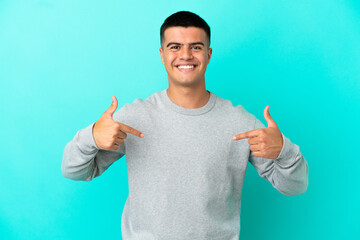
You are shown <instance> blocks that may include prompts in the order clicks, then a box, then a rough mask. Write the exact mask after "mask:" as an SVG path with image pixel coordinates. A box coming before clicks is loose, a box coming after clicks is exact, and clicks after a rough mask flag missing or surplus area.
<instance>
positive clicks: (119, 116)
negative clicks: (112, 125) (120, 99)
mask: <svg viewBox="0 0 360 240" xmlns="http://www.w3.org/2000/svg"><path fill="white" fill-rule="evenodd" d="M160 93H161V92H155V93H153V94H152V95H150V96H149V97H146V98H135V99H134V100H133V102H130V103H125V104H124V105H123V106H122V107H121V108H120V109H119V110H118V111H116V112H115V113H114V116H113V118H114V120H116V121H118V122H121V121H123V120H124V118H125V117H126V118H129V117H131V116H139V115H142V113H143V112H148V111H151V109H153V108H154V107H155V106H156V104H157V103H158V102H159V100H160Z"/></svg>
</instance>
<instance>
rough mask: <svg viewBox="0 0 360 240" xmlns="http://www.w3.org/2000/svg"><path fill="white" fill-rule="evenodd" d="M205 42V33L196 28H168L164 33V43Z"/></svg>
mask: <svg viewBox="0 0 360 240" xmlns="http://www.w3.org/2000/svg"><path fill="white" fill-rule="evenodd" d="M173 41H176V42H194V41H201V42H205V41H206V32H205V31H204V29H202V28H198V27H169V28H167V29H166V30H165V32H164V42H165V43H166V42H173Z"/></svg>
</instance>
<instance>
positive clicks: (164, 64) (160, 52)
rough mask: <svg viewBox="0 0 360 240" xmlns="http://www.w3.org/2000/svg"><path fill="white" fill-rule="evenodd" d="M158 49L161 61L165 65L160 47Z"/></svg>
mask: <svg viewBox="0 0 360 240" xmlns="http://www.w3.org/2000/svg"><path fill="white" fill-rule="evenodd" d="M159 51H160V58H161V62H162V64H163V65H165V63H164V56H163V54H164V53H163V50H162V48H160V49H159Z"/></svg>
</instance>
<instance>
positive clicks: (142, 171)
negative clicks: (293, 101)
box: [61, 89, 308, 240]
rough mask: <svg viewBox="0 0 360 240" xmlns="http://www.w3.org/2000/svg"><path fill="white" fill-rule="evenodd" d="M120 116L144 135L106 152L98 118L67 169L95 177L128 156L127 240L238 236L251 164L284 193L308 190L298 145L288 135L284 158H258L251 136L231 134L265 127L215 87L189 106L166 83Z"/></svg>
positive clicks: (68, 150) (68, 173)
mask: <svg viewBox="0 0 360 240" xmlns="http://www.w3.org/2000/svg"><path fill="white" fill-rule="evenodd" d="M113 119H114V120H115V121H118V122H121V123H124V124H127V125H129V126H131V127H133V128H135V129H138V130H139V131H141V132H142V133H144V138H139V137H137V136H134V135H132V134H128V135H127V138H126V139H125V143H124V145H121V146H120V148H119V149H118V150H116V151H105V150H99V148H98V147H97V146H96V144H95V141H94V138H93V135H92V127H93V124H91V125H89V126H88V127H86V128H84V129H81V130H79V131H78V132H77V133H76V135H75V137H74V138H73V140H71V141H70V142H69V143H67V145H66V146H65V149H64V156H63V161H62V166H61V169H62V172H63V175H64V176H65V177H67V178H71V179H73V180H85V181H89V180H91V179H93V178H94V177H97V176H100V175H101V174H102V173H103V172H104V171H105V170H106V169H107V168H108V167H109V166H110V165H111V164H112V163H114V162H115V161H116V160H118V159H119V158H121V157H123V156H124V155H125V154H126V164H127V173H128V183H129V196H128V198H127V200H126V203H125V206H124V210H123V214H122V220H121V230H122V236H123V239H126V240H133V239H136V240H139V239H140V240H141V239H146V240H150V239H156V240H162V239H164V240H169V239H172V240H175V239H196V240H201V239H204V240H205V239H206V240H209V239H224V240H225V239H226V240H230V239H231V240H232V239H236V240H237V239H239V234H240V204H241V190H242V186H243V182H244V177H245V172H246V168H247V166H248V162H250V163H251V164H252V165H253V166H254V167H255V169H256V170H257V172H258V173H259V175H260V176H261V177H263V178H264V179H266V180H268V181H269V182H270V183H271V184H272V185H273V187H274V188H276V189H277V190H278V191H280V192H281V193H283V194H285V195H289V196H293V195H297V194H302V193H304V192H305V191H306V189H307V186H308V165H307V162H306V160H305V159H304V157H303V156H302V154H301V153H300V151H299V147H298V146H297V145H295V144H293V143H291V142H290V140H289V139H288V138H286V137H285V136H284V135H282V136H283V140H284V145H283V148H282V150H281V152H280V154H279V156H278V158H276V159H265V158H260V157H254V156H253V155H252V151H250V149H249V147H250V145H249V144H248V140H247V139H242V140H238V141H234V140H233V139H232V137H233V136H234V135H236V134H239V133H243V132H246V131H250V130H254V129H258V128H264V127H265V126H264V125H263V124H262V123H261V122H260V121H259V120H258V119H257V118H256V117H255V116H254V115H252V114H250V113H249V112H247V111H246V110H245V109H244V108H243V107H242V106H241V105H239V106H236V107H234V106H233V105H232V103H231V102H230V101H228V100H225V99H222V98H220V97H218V96H216V95H215V94H214V93H212V92H210V98H209V101H208V102H207V104H206V105H204V106H203V107H201V108H197V109H188V108H183V107H180V106H178V105H176V104H175V103H173V102H172V101H171V100H170V98H169V97H168V95H167V92H166V89H165V90H163V91H161V92H156V93H154V94H153V95H151V96H150V97H148V98H147V99H145V100H142V99H136V100H135V101H134V102H133V103H128V104H125V105H124V106H123V107H122V108H120V109H119V110H118V111H116V112H115V113H114V115H113Z"/></svg>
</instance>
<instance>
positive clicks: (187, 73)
mask: <svg viewBox="0 0 360 240" xmlns="http://www.w3.org/2000/svg"><path fill="white" fill-rule="evenodd" d="M160 38H161V48H160V49H159V50H160V56H161V61H162V63H163V64H164V66H165V68H166V71H167V73H168V80H169V86H170V87H171V86H174V85H177V86H185V87H196V86H199V84H204V82H205V71H206V67H207V65H208V63H209V61H210V58H211V54H212V49H211V48H210V27H209V26H208V24H207V23H206V22H205V21H204V20H203V19H202V18H200V17H199V16H198V15H196V14H194V13H191V12H186V11H181V12H177V13H174V14H173V15H171V16H169V17H168V18H167V19H166V20H165V21H164V23H163V25H162V26H161V29H160Z"/></svg>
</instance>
